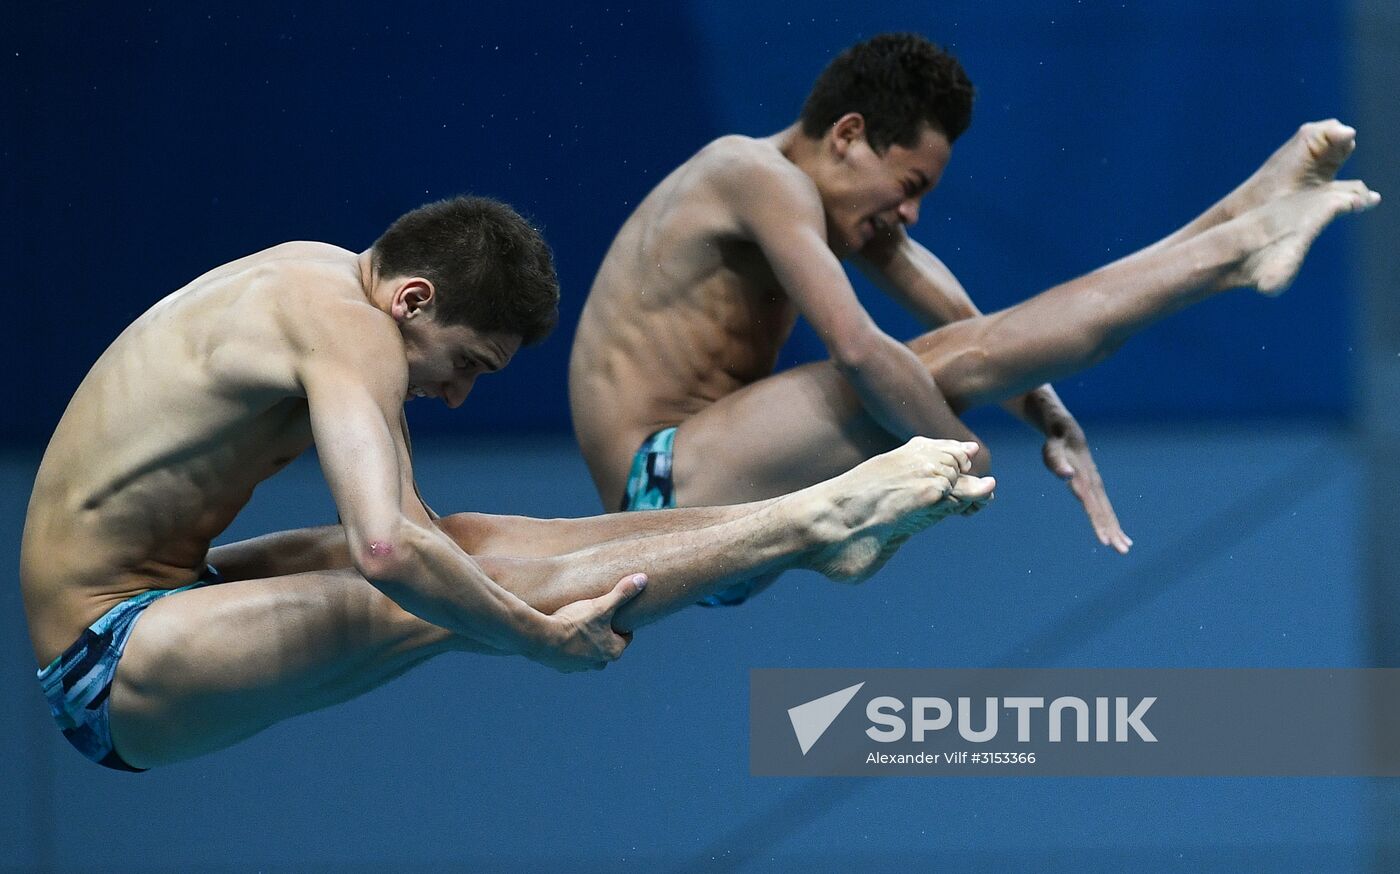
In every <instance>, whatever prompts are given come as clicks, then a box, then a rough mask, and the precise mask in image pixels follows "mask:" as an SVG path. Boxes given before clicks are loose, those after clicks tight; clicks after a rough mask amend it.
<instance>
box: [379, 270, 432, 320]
mask: <svg viewBox="0 0 1400 874" xmlns="http://www.w3.org/2000/svg"><path fill="white" fill-rule="evenodd" d="M434 292H435V289H434V288H433V284H432V283H431V282H429V281H428V280H426V279H423V278H422V277H418V276H415V277H413V278H411V279H405V280H403V284H401V285H400V286H399V287H398V290H396V291H395V292H394V299H393V300H392V301H391V302H390V304H389V315H391V316H393V317H394V321H396V322H406V321H408V320H409V319H411V318H413V317H414V316H417V315H419V314H420V313H424V312H431V305H432V302H433V294H434Z"/></svg>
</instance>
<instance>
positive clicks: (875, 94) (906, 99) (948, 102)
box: [802, 33, 973, 152]
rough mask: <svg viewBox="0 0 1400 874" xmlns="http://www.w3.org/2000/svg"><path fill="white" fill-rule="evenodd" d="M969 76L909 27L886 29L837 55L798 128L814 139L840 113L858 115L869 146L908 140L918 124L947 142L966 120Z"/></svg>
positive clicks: (880, 148) (815, 87) (907, 143)
mask: <svg viewBox="0 0 1400 874" xmlns="http://www.w3.org/2000/svg"><path fill="white" fill-rule="evenodd" d="M972 97H973V91H972V82H971V81H969V80H968V78H967V73H966V72H964V71H963V68H962V64H960V63H958V59H957V58H955V57H953V56H952V55H950V54H948V53H947V52H946V51H944V50H943V49H941V48H939V47H938V46H936V45H934V44H933V43H931V42H929V41H928V40H926V39H924V38H923V37H922V36H919V35H918V34H916V33H885V34H880V35H879V36H875V37H871V38H870V39H868V40H866V41H865V42H861V43H856V44H855V45H853V46H851V47H850V48H848V49H846V50H845V51H844V52H842V53H841V54H839V55H837V56H836V59H835V60H833V61H832V62H831V63H830V64H828V65H827V68H826V69H825V70H823V71H822V74H821V75H820V76H818V77H817V81H816V83H815V84H814V85H813V86H812V93H811V94H808V95H807V102H806V103H805V104H803V106H802V132H803V133H804V134H806V135H807V136H809V137H811V138H812V139H820V138H821V137H822V136H823V135H824V134H825V133H826V131H827V130H828V129H829V128H830V127H831V126H832V125H833V124H835V123H836V122H837V121H838V120H839V119H840V118H841V116H843V115H845V114H846V113H848V112H859V113H860V114H861V115H862V116H863V117H864V118H865V138H866V141H867V142H869V143H870V147H871V148H872V149H874V150H875V151H877V152H884V151H885V150H886V149H888V148H889V147H890V146H891V145H893V144H896V143H898V144H899V145H901V146H912V145H914V144H915V143H917V142H918V141H919V130H920V128H921V126H922V125H923V124H924V123H927V124H929V125H930V126H932V127H933V128H934V129H935V130H938V131H941V132H942V133H943V135H944V136H946V137H947V138H948V142H950V143H951V142H953V141H954V140H956V139H957V138H958V137H959V136H961V135H962V133H963V131H965V130H967V126H968V125H969V124H971V123H972Z"/></svg>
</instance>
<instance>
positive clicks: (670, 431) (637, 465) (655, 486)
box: [621, 427, 754, 607]
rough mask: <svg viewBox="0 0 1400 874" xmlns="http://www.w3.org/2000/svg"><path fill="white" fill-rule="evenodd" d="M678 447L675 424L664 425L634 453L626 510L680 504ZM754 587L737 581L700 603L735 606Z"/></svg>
mask: <svg viewBox="0 0 1400 874" xmlns="http://www.w3.org/2000/svg"><path fill="white" fill-rule="evenodd" d="M675 447H676V429H675V428H674V427H671V428H662V429H661V430H660V431H657V432H656V433H655V434H653V435H651V436H650V437H648V438H647V439H645V440H643V441H642V446H641V448H640V449H638V450H637V454H636V455H634V456H633V457H632V470H631V472H630V473H629V474H628V475H627V493H626V494H625V495H623V496H622V507H621V510H622V512H624V513H627V512H630V511H632V510H669V509H671V508H672V507H675V506H676V489H675V484H674V483H673V482H672V480H671V462H672V461H673V460H674V458H675V454H676V449H675ZM753 589H754V584H753V583H750V582H743V583H735V584H734V585H732V586H730V587H729V588H727V589H721V590H720V591H718V592H716V593H714V594H713V595H709V596H707V597H705V598H701V599H700V600H699V601H697V602H696V603H697V604H699V605H700V606H701V607H734V606H736V605H739V604H742V603H744V602H745V601H747V600H748V598H749V595H751V594H752V593H753Z"/></svg>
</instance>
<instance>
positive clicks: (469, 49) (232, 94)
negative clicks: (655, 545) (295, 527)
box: [0, 0, 1366, 439]
mask: <svg viewBox="0 0 1400 874" xmlns="http://www.w3.org/2000/svg"><path fill="white" fill-rule="evenodd" d="M785 7H786V8H785ZM12 18H13V19H14V20H13V21H12V22H9V23H12V24H13V27H7V28H5V29H4V34H3V36H0V55H3V58H2V59H0V71H3V75H4V77H5V79H4V86H5V87H4V88H3V89H0V90H3V91H4V92H5V93H4V104H3V110H4V113H5V116H6V119H7V122H11V123H13V124H11V123H7V124H5V125H2V126H0V127H3V128H4V133H3V139H0V153H2V154H0V158H3V161H4V167H5V172H4V173H3V174H0V176H3V177H4V182H3V184H0V197H3V204H2V205H3V209H0V239H3V240H4V241H5V243H4V245H5V249H4V254H5V255H6V256H7V264H9V265H10V266H11V270H12V276H11V288H12V293H14V294H15V295H16V298H15V300H16V303H17V304H18V305H17V306H14V307H12V308H11V310H10V314H9V316H8V317H7V319H6V320H5V324H6V334H5V340H6V342H5V343H4V351H3V352H0V355H3V359H2V361H3V364H4V366H5V372H6V373H7V374H10V375H11V378H10V379H9V380H7V382H8V383H9V387H8V388H7V389H6V391H7V396H8V398H9V400H10V401H11V406H10V408H11V409H12V410H20V411H21V412H20V413H18V414H15V415H10V416H6V417H5V418H4V424H3V426H0V429H2V430H0V437H3V438H9V439H14V438H42V437H44V436H46V435H47V434H48V433H49V432H50V431H51V429H52V427H53V425H54V423H55V422H56V421H57V418H58V416H59V414H60V413H61V411H62V408H63V405H64V403H66V399H67V398H68V397H69V395H70V394H71V392H72V391H73V389H74V388H75V387H76V385H77V383H78V381H79V380H80V379H81V377H82V374H83V373H84V372H85V370H86V368H87V367H88V366H89V365H90V363H91V362H92V361H93V360H94V359H95V358H96V357H97V355H98V354H100V352H101V350H102V348H103V347H104V346H105V344H106V343H107V342H109V341H110V339H111V338H112V337H114V336H115V335H116V334H117V333H118V331H119V330H120V329H121V328H122V327H123V326H124V325H125V323H126V322H127V321H129V320H130V319H131V318H132V317H133V316H135V315H136V314H137V313H138V312H140V311H141V310H142V309H143V308H144V307H145V306H147V305H148V304H149V303H150V302H151V301H153V300H155V299H156V298H158V297H159V296H160V295H162V294H164V293H165V292H167V291H168V290H170V289H171V288H174V287H177V286H178V285H180V284H182V283H183V282H185V281H187V280H188V279H189V278H190V277H192V276H194V275H196V274H198V273H199V272H201V271H203V270H204V269H207V268H208V267H210V266H213V265H214V264H216V263H219V262H222V261H224V260H227V259H230V258H232V257H236V256H238V255H241V254H244V253H246V252H248V251H251V250H253V249H256V248H260V247H263V246H266V245H269V244H272V243H275V242H279V241H282V240H286V239H292V238H311V239H324V240H328V241H331V242H336V243H340V244H343V245H347V246H351V247H360V246H364V245H367V244H368V243H369V242H370V241H371V240H372V239H373V238H374V236H375V235H376V234H377V233H378V232H379V230H380V229H381V228H382V227H383V226H384V225H385V224H386V223H387V222H388V221H390V220H391V219H392V218H393V217H394V216H396V215H397V214H398V213H400V212H401V211H403V210H405V209H408V208H411V207H412V206H415V205H417V204H418V203H420V202H422V201H424V200H427V199H430V198H435V197H439V196H443V195H447V194H451V193H454V192H457V191H461V190H471V191H476V192H482V193H488V194H493V195H497V196H500V197H503V198H505V199H507V200H510V201H511V202H513V203H515V204H517V205H518V206H519V207H520V208H521V209H522V210H524V211H526V212H527V213H529V214H531V215H532V216H533V217H535V218H536V219H537V220H539V221H540V222H542V223H543V224H544V226H545V228H546V231H547V233H548V236H549V238H550V240H551V241H552V243H553V244H554V246H555V248H556V251H557V255H558V260H559V264H560V273H561V276H562V278H563V282H564V289H565V306H564V313H565V319H564V323H563V325H562V326H561V329H560V331H559V332H558V334H557V336H556V337H554V338H552V339H551V340H549V341H548V342H547V343H546V344H545V345H544V346H543V347H541V348H540V349H538V350H534V351H532V352H530V353H529V354H527V355H524V356H522V357H521V358H520V359H519V360H518V362H517V363H516V364H513V365H512V367H511V369H510V372H509V373H508V374H506V375H503V376H501V377H496V378H493V379H490V380H485V381H484V382H483V384H482V386H481V387H480V388H479V389H478V392H477V394H476V395H475V396H474V398H473V403H472V404H471V405H469V407H468V409H467V410H466V411H464V412H462V413H459V414H457V415H452V416H450V417H449V416H447V415H446V413H445V411H441V410H436V409H433V410H428V409H417V410H413V416H414V419H415V423H416V424H417V425H419V426H420V427H421V428H422V429H423V430H433V429H439V428H444V427H450V428H452V429H453V430H454V431H458V432H465V433H470V432H473V431H482V430H499V429H520V428H531V429H535V428H547V429H563V428H566V427H567V409H566V404H565V387H564V378H565V362H566V360H567V353H568V346H569V340H570V337H571V333H572V327H573V323H574V319H575V317H576V315H577V313H578V310H579V307H580V305H581V302H582V298H583V295H584V294H585V293H586V290H587V288H588V284H589V282H590V280H591V278H592V274H593V271H594V269H595V268H596V266H597V263H598V261H599V260H600V259H601V257H602V253H603V251H604V249H605V248H606V246H607V244H608V242H609V240H610V237H611V234H612V232H613V231H614V230H615V229H616V228H617V227H618V226H619V225H620V224H621V222H622V220H623V218H624V217H625V216H626V214H627V211H628V209H629V208H630V207H631V206H632V205H634V204H635V203H636V202H637V200H638V199H639V198H640V197H641V196H642V195H643V194H644V193H645V192H646V190H647V189H648V188H649V187H650V186H651V185H652V184H654V183H655V182H656V181H657V180H658V179H659V178H660V177H661V176H662V175H663V174H664V173H665V172H666V171H667V170H668V169H669V168H670V167H672V166H674V165H675V164H676V163H678V162H679V161H681V160H683V159H684V158H685V157H686V156H687V155H689V154H690V153H691V152H693V151H694V150H695V149H696V148H698V147H699V146H700V145H701V144H703V143H704V142H706V141H707V140H708V139H710V138H711V137H713V136H716V135H718V134H721V133H725V132H731V131H740V132H747V133H755V134H762V133H767V132H770V131H772V130H774V129H776V128H777V127H779V126H781V125H783V124H785V123H786V122H787V121H788V120H790V118H791V117H792V116H793V115H794V114H795V112H796V110H797V107H798V105H799V104H800V102H801V99H802V97H803V95H804V93H805V91H806V88H807V86H808V84H809V83H810V81H811V78H812V77H813V76H814V75H815V73H816V72H817V71H818V70H819V69H820V68H821V66H822V65H823V64H824V63H825V61H826V60H827V59H829V57H830V56H831V55H832V54H833V53H834V52H835V51H837V50H839V49H840V48H841V47H843V46H844V45H846V44H848V43H850V42H852V41H853V40H855V39H857V38H859V37H862V36H867V35H869V34H871V33H874V32H877V31H880V30H885V29H891V28H914V29H919V30H922V31H924V32H926V33H928V34H929V35H930V36H932V37H933V38H935V39H937V40H940V41H943V42H946V43H949V44H951V45H952V47H953V48H954V49H955V50H956V51H957V52H958V53H959V54H960V56H961V57H963V59H964V60H965V62H966V64H967V67H968V69H969V70H970V72H971V74H972V76H973V78H974V80H975V81H976V83H977V84H978V88H979V92H980V98H979V103H978V109H977V115H976V120H975V122H974V125H973V128H972V130H971V131H970V132H969V133H968V134H967V135H966V137H965V139H964V140H962V141H961V142H960V143H959V145H958V147H957V150H956V154H955V157H954V161H953V164H952V166H951V167H950V169H949V172H948V174H947V176H946V177H945V182H944V184H943V185H942V186H941V188H940V189H939V191H937V192H935V194H934V195H933V196H932V197H931V198H930V199H929V201H928V203H927V204H926V208H925V211H924V220H923V222H922V224H921V226H920V228H919V229H918V231H917V233H918V236H919V237H920V238H921V239H923V240H924V241H925V242H927V243H928V244H929V245H930V246H931V247H932V248H933V249H934V250H935V251H936V252H938V253H939V254H940V255H941V256H942V257H944V259H945V260H946V261H947V262H948V263H949V265H950V266H951V267H952V268H953V269H954V270H955V271H956V272H957V273H958V274H959V276H960V277H962V278H963V280H964V282H965V283H966V284H967V285H968V286H969V288H970V289H971V290H972V291H973V293H974V296H975V297H976V298H977V299H978V300H979V301H980V302H981V303H982V304H983V306H984V307H985V308H997V307H1001V306H1006V305H1009V304H1011V303H1013V302H1015V301H1017V300H1020V299H1022V298H1023V297H1025V296H1026V295H1028V294H1030V293H1032V292H1034V291H1036V290H1039V289H1041V288H1044V287H1046V286H1048V285H1051V284H1053V283H1055V282H1057V281H1061V280H1063V279H1066V278H1069V277H1070V276H1073V275H1075V274H1077V273H1081V272H1083V271H1086V270H1089V269H1091V268H1093V267H1094V266H1096V265H1098V264H1100V263H1102V262H1104V261H1106V260H1108V259H1111V258H1114V257H1117V256H1120V255H1123V254H1126V253H1128V252H1130V251H1132V250H1133V249H1134V248H1136V247H1137V246H1140V245H1142V244H1145V243H1147V242H1150V241H1151V240H1153V239H1154V238H1156V237H1158V236H1160V235H1161V234H1163V233H1166V232H1168V231H1169V230H1171V229H1172V227H1174V225H1176V224H1178V223H1180V222H1182V221H1184V220H1186V219H1187V218H1189V217H1190V216H1191V215H1193V214H1194V213H1195V212H1196V211H1198V210H1200V209H1202V208H1203V207H1205V206H1206V205H1207V204H1209V203H1210V202H1211V201H1212V200H1213V199H1214V198H1215V197H1217V196H1218V195H1220V194H1221V193H1223V192H1224V191H1226V190H1228V188H1229V187H1230V186H1232V185H1233V184H1234V183H1235V182H1237V181H1238V180H1239V179H1241V178H1243V177H1244V176H1245V175H1246V174H1247V173H1248V172H1249V171H1250V170H1251V169H1252V168H1253V167H1254V166H1255V165H1256V164H1257V163H1258V162H1259V161H1260V160H1261V159H1262V158H1263V157H1264V156H1265V155H1267V154H1268V153H1269V151H1270V150H1271V149H1272V148H1273V147H1274V146H1275V145H1276V144H1277V143H1278V142H1280V141H1282V140H1283V139H1284V138H1285V137H1286V136H1287V135H1288V134H1289V133H1290V132H1291V130H1292V129H1293V127H1294V126H1295V125H1296V124H1297V123H1298V122H1300V121H1302V120H1305V119H1308V118H1315V117H1324V116H1328V115H1334V114H1336V115H1342V116H1343V117H1346V116H1347V114H1348V110H1349V108H1350V107H1349V99H1348V97H1347V93H1346V90H1345V88H1344V87H1343V76H1342V63H1343V58H1344V55H1345V43H1344V41H1343V40H1342V38H1341V36H1342V13H1341V11H1340V7H1339V6H1337V5H1336V4H1331V3H1324V4H1312V5H1308V6H1306V7H1297V8H1293V7H1287V6H1283V7H1280V6H1278V5H1277V4H1261V3H1258V2H1245V0H1232V2H1226V3H1207V2H1204V0H1189V2H1183V3H1173V4H1155V3H1154V4H1145V3H1132V4H1097V3H1095V4H1081V3H1071V2H1055V3H1041V2H1035V3H1032V2H1029V0H1027V2H1018V3H1010V4H1006V3H1001V4H969V3H952V4H938V5H936V7H915V6H905V5H900V6H894V5H891V6H888V7H883V8H880V9H875V10H868V9H863V8H856V7H852V6H851V5H850V4H837V3H834V2H826V0H823V2H814V3H808V4H803V5H802V7H801V14H800V15H794V14H793V9H792V7H790V6H788V5H787V4H781V5H779V4H774V5H771V6H757V5H755V4H740V3H695V4H689V5H688V6H687V5H675V4H641V5H638V6H636V7H630V8H629V7H601V8H600V7H593V8H588V9H584V8H582V7H580V6H576V5H569V4H558V5H554V4H529V3H525V4H513V5H510V6H502V5H484V4H472V5H471V6H465V5H461V6H458V5H451V4H445V5H441V6H439V5H436V4H433V5H427V4H424V5H417V4H407V5H403V4H400V5H397V6H395V7H394V8H393V11H392V14H391V13H390V12H389V11H388V9H387V8H384V7H374V6H364V7H362V8H361V7H353V8H351V7H346V6H344V5H343V4H328V3H313V4H299V5H297V6H295V7H286V8H282V7H261V8H249V7H248V6H247V5H245V4H232V3H225V4H217V3H216V4H200V5H199V7H198V8H195V7H193V6H190V7H185V6H179V5H176V4H167V5H155V6H153V7H146V6H143V7H141V8H138V9H130V10H128V9H124V8H116V9H103V10H102V12H101V13H94V12H91V11H89V8H87V7H80V6H73V5H48V6H42V5H36V4H28V5H24V6H21V7H20V8H18V9H17V10H16V12H14V13H13V14H12ZM1365 142H1366V141H1365V131H1363V132H1362V143H1363V148H1364V147H1365ZM1349 245H1350V235H1349V233H1348V232H1347V230H1346V228H1338V229H1335V230H1334V231H1331V232H1329V233H1328V235H1327V236H1326V237H1324V239H1323V240H1322V242H1321V244H1320V245H1319V247H1318V249H1317V251H1316V253H1315V254H1314V257H1313V258H1312V259H1311V260H1310V262H1309V264H1308V265H1307V267H1306V268H1305V270H1304V272H1303V274H1302V276H1301V277H1300V280H1299V283H1298V286H1297V287H1296V288H1295V290H1294V291H1293V292H1292V293H1291V294H1290V295H1289V296H1288V297H1286V298H1284V299H1283V300H1282V301H1277V302H1271V301H1261V300H1256V299H1253V298H1252V297H1251V296H1248V295H1236V296H1234V297H1232V298H1229V299H1225V300H1221V301H1215V302H1212V303H1211V304H1209V305H1208V306H1206V307H1202V308H1201V309H1199V310H1198V311H1193V312H1189V313H1185V314H1183V315H1181V316H1178V317H1176V318H1174V319H1173V320H1171V321H1169V322H1168V323H1167V324H1165V325H1163V326H1161V327H1159V328H1157V329H1154V330H1152V331H1150V332H1148V333H1147V334H1145V335H1144V336H1142V337H1140V338H1138V339H1137V340H1135V341H1133V342H1132V343H1131V344H1129V346H1128V347H1127V348H1126V349H1125V350H1123V352H1122V353H1121V354H1120V355H1119V356H1118V358H1117V359H1116V360H1114V361H1112V362H1109V363H1108V364H1106V365H1104V366H1103V367H1101V368H1100V369H1099V370H1098V371H1097V372H1095V373H1094V374H1092V375H1090V376H1087V377H1085V378H1084V379H1082V380H1071V381H1069V382H1068V383H1067V384H1066V385H1065V386H1063V388H1064V392H1065V394H1066V395H1067V396H1068V397H1069V399H1070V400H1071V401H1072V403H1073V406H1074V407H1075V408H1076V409H1077V410H1079V411H1080V412H1081V413H1084V414H1086V415H1088V416H1090V417H1093V416H1109V415H1113V416H1131V417H1148V418H1159V417H1164V416H1181V415H1192V416H1198V415H1208V416H1221V415H1238V414H1247V415H1260V414H1280V413H1286V412H1291V413H1306V414H1320V415H1325V416H1333V417H1336V416H1341V415H1344V414H1345V413H1346V411H1347V410H1348V409H1349V397H1348V392H1347V390H1346V385H1347V381H1348V375H1349V368H1350V357H1349V352H1348V349H1349V347H1350V343H1351V341H1350V336H1351V327H1350V324H1349V319H1348V309H1349V307H1350V306H1351V305H1352V293H1351V289H1352V286H1353V283H1352V273H1351V270H1350V264H1351V261H1352V259H1351V258H1350V257H1349V255H1348V253H1349V251H1350V250H1349V248H1348V246H1349ZM870 307H871V309H872V311H874V312H875V314H876V316H877V318H878V319H879V320H880V321H881V322H882V323H883V324H885V325H887V326H888V327H889V328H890V330H891V331H892V333H895V334H897V335H908V334H911V333H913V332H914V331H915V326H914V323H913V322H912V321H911V320H909V319H907V318H906V317H905V316H903V315H902V314H901V313H898V312H896V311H895V310H894V308H893V307H892V306H891V305H890V304H888V303H887V302H885V301H882V300H879V299H878V298H875V297H874V296H873V295H871V303H870ZM798 340H799V342H798V343H797V344H795V347H794V350H793V352H792V353H791V355H790V356H789V357H790V359H791V360H799V359H802V358H809V357H812V356H814V355H817V354H819V352H820V350H819V349H818V348H817V347H816V346H815V344H814V343H813V341H812V338H811V337H810V335H804V334H799V337H798ZM420 406H421V405H420Z"/></svg>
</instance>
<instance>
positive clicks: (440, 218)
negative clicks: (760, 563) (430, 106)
mask: <svg viewBox="0 0 1400 874" xmlns="http://www.w3.org/2000/svg"><path fill="white" fill-rule="evenodd" d="M374 266H375V268H376V269H377V270H378V271H379V273H380V275H381V276H421V277H423V278H424V279H426V280H428V281H429V282H431V283H433V286H434V287H435V288H436V298H435V300H436V301H437V302H436V304H435V307H436V310H437V318H438V319H440V320H441V321H442V322H443V323H444V324H449V325H469V326H470V327H472V328H475V329H476V330H478V331H492V332H499V333H506V334H514V335H519V337H520V341H521V343H522V344H524V345H530V344H532V343H537V342H539V341H540V340H543V339H544V338H545V337H547V336H548V335H549V333H550V332H551V331H553V330H554V326H555V325H556V324H557V323H558V321H559V278H558V277H557V276H556V275H555V272H554V257H553V255H551V254H550V251H549V245H548V244H547V243H545V241H544V237H542V236H541V235H540V232H539V231H538V230H537V229H536V228H535V227H534V226H533V225H531V224H530V223H529V222H528V221H526V220H525V219H524V218H523V217H521V215H520V214H519V213H518V212H516V211H515V210H513V209H511V208H510V207H509V206H507V205H506V204H504V203H501V202H500V201H498V200H492V199H491V198H489V197H465V196H463V197H453V198H451V199H448V200H439V201H437V202H436V203H429V204H425V205H424V206H420V207H418V208H417V209H415V210H413V211H412V212H409V213H405V214H404V215H402V216H399V218H398V219H397V220H396V221H395V222H394V223H393V224H392V225H390V226H389V229H388V230H387V231H385V232H384V235H383V236H381V237H380V238H379V239H378V240H376V241H375V243H374Z"/></svg>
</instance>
